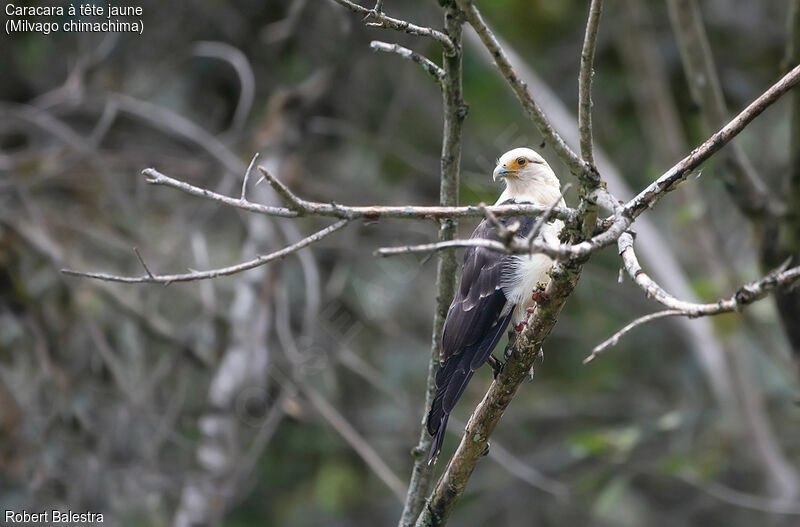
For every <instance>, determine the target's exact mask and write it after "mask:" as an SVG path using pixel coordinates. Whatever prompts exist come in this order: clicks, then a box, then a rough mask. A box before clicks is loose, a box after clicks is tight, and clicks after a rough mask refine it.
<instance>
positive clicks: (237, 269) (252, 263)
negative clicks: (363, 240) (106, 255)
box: [61, 220, 350, 285]
mask: <svg viewBox="0 0 800 527" xmlns="http://www.w3.org/2000/svg"><path fill="white" fill-rule="evenodd" d="M349 222H350V220H339V221H337V222H336V223H334V224H333V225H329V226H328V227H325V228H324V229H322V230H320V231H317V232H315V233H314V234H312V235H311V236H307V237H305V238H303V239H302V240H300V241H299V242H297V243H294V244H292V245H289V246H288V247H284V248H283V249H281V250H279V251H275V252H272V253H269V254H263V255H259V256H258V257H256V258H254V259H252V260H249V261H247V262H242V263H239V264H236V265H231V266H229V267H222V268H219V269H212V270H210V271H190V272H188V273H183V274H166V275H156V274H153V273H151V272H150V270H149V269H148V268H147V266H146V265H145V263H144V260H141V262H142V265H143V266H144V268H145V270H146V271H147V274H145V275H143V276H120V275H113V274H106V273H89V272H84V271H75V270H73V269H61V272H62V273H64V274H68V275H71V276H82V277H85V278H94V279H96V280H105V281H107V282H123V283H126V284H165V285H169V284H171V283H173V282H193V281H195V280H208V279H211V278H218V277H220V276H228V275H232V274H236V273H241V272H242V271H247V270H250V269H253V268H256V267H260V266H262V265H265V264H268V263H269V262H272V261H274V260H280V259H281V258H284V257H286V256H288V255H290V254H292V253H294V252H297V251H299V250H300V249H303V248H305V247H308V246H309V245H311V244H312V243H315V242H318V241H320V240H322V239H323V238H325V237H327V236H328V235H329V234H333V233H334V232H336V231H338V230H339V229H341V228H342V227H344V226H345V225H347V224H348V223H349ZM136 254H137V255H138V254H139V253H138V251H137V252H136Z"/></svg>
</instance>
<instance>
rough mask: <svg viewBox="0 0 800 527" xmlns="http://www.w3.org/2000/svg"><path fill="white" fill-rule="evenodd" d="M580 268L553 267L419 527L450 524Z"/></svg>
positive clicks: (575, 264)
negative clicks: (540, 300)
mask: <svg viewBox="0 0 800 527" xmlns="http://www.w3.org/2000/svg"><path fill="white" fill-rule="evenodd" d="M582 265H583V262H578V261H575V260H572V261H570V262H566V263H565V264H564V265H559V264H556V266H555V267H554V269H553V271H552V279H551V280H550V283H549V284H548V286H547V290H546V293H547V297H548V298H549V300H548V301H547V302H545V303H544V305H541V306H539V307H538V308H537V309H536V312H535V313H534V314H533V315H532V316H531V319H530V320H529V321H528V325H527V326H526V328H525V330H524V331H523V332H522V333H521V334H520V336H519V338H518V339H517V342H516V344H515V345H513V346H512V354H511V357H510V358H509V359H508V361H507V362H506V365H505V367H504V368H503V370H502V371H501V372H500V374H499V375H498V376H497V378H496V379H495V380H494V381H493V382H492V384H491V386H490V387H489V391H488V392H487V393H486V395H485V396H484V398H483V400H482V401H481V402H480V404H479V405H478V407H477V408H476V409H475V411H474V412H473V413H472V416H471V417H470V419H469V421H468V422H467V428H466V430H465V432H464V435H463V437H462V438H461V443H460V444H459V446H458V448H457V450H456V452H455V454H454V455H453V457H452V458H451V459H450V462H449V463H448V465H447V468H445V471H444V473H443V474H442V476H441V478H440V479H439V482H438V483H437V485H436V488H435V489H434V491H433V494H432V495H431V498H430V499H429V500H428V506H427V507H425V509H424V510H423V511H422V514H421V515H420V517H419V519H418V520H417V523H416V527H432V526H439V525H444V524H445V523H446V522H447V519H448V517H449V516H450V514H451V513H452V511H453V508H454V507H455V504H456V502H457V501H458V499H459V498H460V497H461V494H462V493H463V492H464V489H465V488H466V485H467V482H468V481H469V478H470V476H471V475H472V471H473V470H474V469H475V466H476V465H477V463H478V461H479V460H480V459H481V458H482V457H483V456H484V455H485V453H486V450H487V448H489V446H488V442H489V437H490V436H491V434H492V432H493V431H494V428H495V427H496V426H497V423H498V422H499V420H500V418H501V417H502V415H503V413H504V412H505V410H506V408H507V407H508V405H509V404H510V403H511V400H512V399H513V398H514V396H515V395H516V392H517V390H518V389H519V386H520V385H521V384H522V382H523V381H524V380H525V379H526V378H528V372H529V370H530V368H531V365H532V364H533V361H534V360H535V358H536V357H537V355H538V353H539V350H540V349H541V345H542V342H543V341H544V339H545V338H547V336H548V335H549V334H550V331H551V330H552V328H553V326H554V325H555V323H556V319H557V317H558V314H559V313H560V312H561V308H562V307H564V304H565V303H566V300H567V297H569V295H570V294H571V293H572V290H573V289H574V287H575V285H576V284H577V281H578V278H579V277H580V272H581V268H582Z"/></svg>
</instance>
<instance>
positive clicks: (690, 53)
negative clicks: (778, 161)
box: [667, 0, 780, 218]
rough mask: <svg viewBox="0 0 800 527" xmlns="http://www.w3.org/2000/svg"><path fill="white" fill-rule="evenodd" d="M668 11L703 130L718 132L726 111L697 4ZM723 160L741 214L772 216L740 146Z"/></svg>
mask: <svg viewBox="0 0 800 527" xmlns="http://www.w3.org/2000/svg"><path fill="white" fill-rule="evenodd" d="M667 7H668V8H669V14H670V20H671V22H672V30H673V32H674V33H675V38H676V40H677V41H678V47H679V49H680V53H681V62H682V63H683V69H684V71H685V73H686V80H687V82H688V84H689V89H690V91H691V93H692V98H693V99H694V100H695V102H696V103H697V104H698V105H699V106H700V108H701V116H702V118H703V122H704V124H705V128H706V129H707V130H709V131H710V130H713V129H715V128H719V127H720V126H722V125H723V124H724V123H725V122H726V121H727V120H728V118H729V115H728V108H727V105H726V104H725V96H724V95H723V93H722V84H721V83H720V79H719V75H717V69H716V66H715V65H714V56H713V54H712V52H711V45H710V44H709V42H708V37H707V35H706V31H705V27H704V26H703V19H702V15H701V13H700V8H699V6H698V5H697V2H696V0H668V1H667ZM723 159H724V160H725V161H726V165H727V171H725V172H726V175H727V174H729V177H730V181H729V182H728V181H726V187H727V189H728V193H729V194H730V196H731V197H732V198H733V200H734V201H735V203H736V205H737V207H738V208H739V209H740V210H741V211H742V213H744V214H746V215H747V216H749V217H751V218H758V217H760V216H763V214H764V213H765V212H768V213H775V212H777V211H778V210H779V209H780V207H779V206H778V204H777V201H776V199H775V196H771V195H770V192H769V189H768V187H767V185H766V184H765V183H764V181H763V180H762V179H761V177H760V176H759V174H758V173H757V172H756V170H755V168H754V167H753V164H752V163H751V162H750V160H749V159H748V157H747V155H746V154H745V152H744V150H743V149H742V148H741V147H740V146H739V145H736V144H734V145H731V148H730V149H729V150H727V151H726V152H725V154H724V155H723Z"/></svg>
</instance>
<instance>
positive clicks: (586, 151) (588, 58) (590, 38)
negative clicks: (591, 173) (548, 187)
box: [578, 0, 603, 165]
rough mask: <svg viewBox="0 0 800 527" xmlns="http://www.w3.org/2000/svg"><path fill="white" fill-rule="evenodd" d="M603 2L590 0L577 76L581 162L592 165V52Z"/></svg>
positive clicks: (601, 0)
mask: <svg viewBox="0 0 800 527" xmlns="http://www.w3.org/2000/svg"><path fill="white" fill-rule="evenodd" d="M602 10H603V0H592V3H591V5H590V6H589V20H588V21H587V22H586V34H585V36H584V39H583V49H582V50H581V69H580V74H579V75H578V130H579V131H580V137H581V156H582V157H583V160H584V161H586V162H587V163H589V164H590V165H594V155H593V153H592V77H593V76H594V71H593V69H592V64H593V63H594V51H595V47H596V44H597V29H598V27H599V25H600V13H601V12H602Z"/></svg>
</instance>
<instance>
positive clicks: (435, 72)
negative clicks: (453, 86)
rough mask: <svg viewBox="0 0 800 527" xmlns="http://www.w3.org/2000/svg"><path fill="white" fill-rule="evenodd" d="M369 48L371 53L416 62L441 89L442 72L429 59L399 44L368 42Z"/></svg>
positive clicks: (377, 41)
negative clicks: (394, 55) (389, 55)
mask: <svg viewBox="0 0 800 527" xmlns="http://www.w3.org/2000/svg"><path fill="white" fill-rule="evenodd" d="M369 47H370V48H372V50H373V51H382V52H384V53H394V54H396V55H400V56H401V57H403V58H405V59H408V60H410V61H412V62H416V63H417V64H419V65H420V66H422V69H423V70H425V73H427V74H428V75H430V76H431V77H433V80H434V81H435V82H436V84H437V85H438V86H439V87H440V88H441V87H442V83H443V82H444V70H443V69H442V68H440V67H439V66H437V65H436V64H435V63H434V62H433V61H432V60H431V59H429V58H427V57H425V56H423V55H420V54H419V53H417V52H416V51H412V50H410V49H408V48H404V47H403V46H401V45H399V44H389V43H388V42H381V41H379V40H373V41H372V42H370V43H369Z"/></svg>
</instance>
